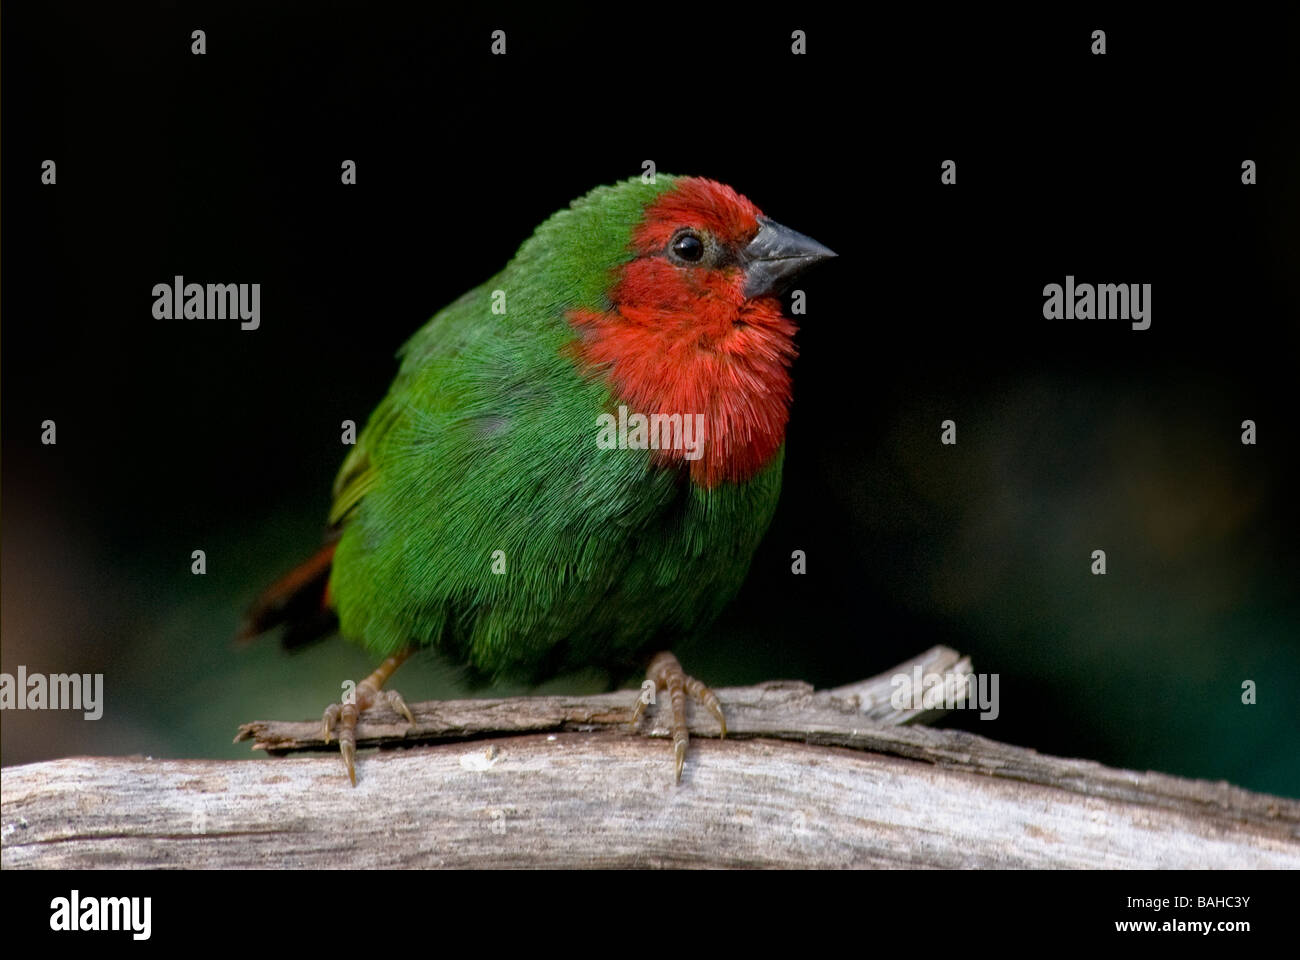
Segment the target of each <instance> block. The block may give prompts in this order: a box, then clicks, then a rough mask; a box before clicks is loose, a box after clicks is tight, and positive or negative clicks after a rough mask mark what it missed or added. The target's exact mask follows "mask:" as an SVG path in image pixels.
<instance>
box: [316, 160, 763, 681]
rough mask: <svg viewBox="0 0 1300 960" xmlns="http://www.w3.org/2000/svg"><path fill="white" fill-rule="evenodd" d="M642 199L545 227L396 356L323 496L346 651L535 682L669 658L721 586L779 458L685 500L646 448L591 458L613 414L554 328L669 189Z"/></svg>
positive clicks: (593, 293)
mask: <svg viewBox="0 0 1300 960" xmlns="http://www.w3.org/2000/svg"><path fill="white" fill-rule="evenodd" d="M657 181H658V182H657V183H655V184H644V183H642V182H641V181H640V179H639V178H637V179H633V180H629V181H626V182H624V183H621V184H618V185H616V186H613V187H602V188H600V189H597V190H595V191H593V192H592V193H590V194H588V195H587V196H586V197H584V198H582V199H581V200H578V201H576V202H575V203H574V204H573V205H572V207H571V208H570V209H568V210H564V211H561V212H560V213H557V214H555V215H554V216H552V217H551V218H550V219H549V220H547V221H546V223H544V224H543V225H542V226H541V227H539V228H538V229H537V231H536V233H535V234H534V235H533V236H532V237H531V238H530V239H529V240H528V241H526V242H525V243H524V244H523V246H522V247H521V248H520V249H519V252H518V253H517V254H516V256H515V258H514V259H513V260H512V261H511V262H510V264H509V265H508V266H507V267H506V268H505V269H504V270H503V271H501V272H500V273H499V274H497V275H496V276H494V277H493V278H492V279H490V280H489V281H488V282H487V283H485V284H483V285H482V286H480V287H478V288H477V289H475V290H472V291H470V292H469V293H467V294H465V295H464V296H463V297H461V298H460V299H459V300H457V301H456V302H455V303H453V304H451V305H450V306H448V307H447V308H445V309H444V310H442V311H440V312H439V313H438V314H437V315H436V316H434V317H433V319H431V320H430V321H429V322H428V323H427V324H425V326H424V327H423V328H422V329H421V330H420V331H419V332H418V333H416V334H415V336H414V337H412V338H411V340H410V341H409V342H408V343H407V344H406V345H405V346H404V347H403V348H402V350H401V352H400V353H399V357H400V358H401V369H400V372H399V373H398V375H397V377H396V379H395V380H394V382H393V385H392V387H391V388H390V390H389V393H388V395H387V396H386V397H385V398H384V400H383V401H382V402H381V403H380V405H379V406H378V408H377V409H376V410H375V411H374V413H373V414H372V415H371V417H370V420H369V422H368V424H367V426H366V428H365V430H364V431H363V432H362V435H361V437H360V438H359V441H358V444H357V446H356V447H355V448H354V450H353V452H352V453H351V455H350V456H349V457H348V458H347V461H346V462H345V463H344V465H343V469H342V470H341V471H340V474H339V477H338V481H337V482H336V487H335V510H334V517H333V519H334V520H335V521H336V522H341V523H342V525H343V529H342V536H341V539H340V541H339V543H338V547H337V551H336V553H335V555H334V562H333V572H332V574H331V580H330V590H331V594H332V596H333V600H334V603H335V605H336V607H337V610H338V614H339V619H340V624H341V628H342V632H343V634H344V635H345V636H346V637H348V638H350V639H352V640H355V641H357V642H359V643H361V644H363V645H364V646H365V647H366V648H367V649H368V650H370V651H371V652H372V653H374V654H376V655H388V654H391V653H394V652H396V651H398V650H400V649H402V648H404V647H406V646H408V645H409V644H411V643H416V644H418V645H421V646H426V645H432V646H433V647H435V648H437V649H438V650H440V651H442V652H443V653H445V654H446V655H447V656H448V657H449V658H450V659H451V660H453V661H455V662H457V663H463V664H466V665H468V667H469V668H470V669H471V670H472V671H474V672H475V673H477V674H480V675H482V676H484V677H487V678H492V679H496V678H503V677H508V678H515V679H521V680H531V681H536V680H539V679H541V678H543V677H545V676H548V675H552V674H554V673H557V672H562V671H566V670H570V669H576V668H580V667H588V666H607V667H610V668H615V669H617V668H621V667H625V666H627V665H629V664H630V663H631V662H632V660H633V658H634V657H635V656H636V655H637V654H639V653H642V652H645V651H648V650H650V649H652V648H667V647H670V646H672V645H675V644H676V643H677V642H678V641H680V640H681V639H682V638H683V637H688V636H690V635H691V634H694V633H696V632H698V631H699V630H701V629H703V628H704V627H707V626H708V625H709V624H710V623H711V622H712V621H713V620H714V619H715V617H716V616H717V614H718V613H719V612H720V611H721V608H722V607H723V605H724V604H726V602H727V601H728V600H730V599H731V598H732V597H733V596H734V594H735V593H736V591H737V590H738V589H739V587H740V584H741V582H742V581H743V579H744V577H745V574H746V571H747V569H748V566H749V561H750V557H751V555H752V553H753V551H754V549H755V548H756V547H757V545H758V542H759V540H760V539H761V537H762V535H763V533H764V531H765V530H766V528H767V526H768V523H769V521H770V520H771V516H772V513H773V510H774V509H775V506H776V502H777V497H778V494H779V491H780V482H781V481H780V478H781V455H780V454H779V453H778V455H777V456H776V457H775V458H774V459H773V461H772V462H771V463H770V464H768V465H767V467H765V468H764V469H763V470H762V472H760V473H759V474H758V475H757V476H756V477H755V478H754V479H752V480H751V481H749V482H747V483H744V484H726V483H724V484H721V485H719V486H717V487H715V488H714V489H712V490H707V491H706V490H704V489H702V488H700V487H698V486H696V485H694V484H692V483H691V482H690V481H689V480H688V479H687V477H686V475H685V473H684V472H683V471H679V470H666V469H661V468H658V467H655V466H652V464H651V459H650V458H651V451H648V450H636V449H628V450H606V449H599V448H598V447H597V444H596V437H597V416H598V415H599V414H601V413H602V412H605V411H608V410H611V409H612V408H613V407H614V406H615V405H616V403H617V400H616V398H613V397H611V396H610V393H609V389H608V387H607V385H606V384H605V383H604V382H603V381H601V380H597V379H591V378H584V377H583V376H582V375H581V374H580V373H579V371H578V369H577V368H576V367H575V365H574V362H573V359H572V358H571V356H569V355H568V354H567V353H566V351H565V347H566V345H568V344H570V343H571V341H573V339H574V337H575V334H574V332H573V330H572V328H571V327H570V325H569V323H568V321H567V320H566V317H565V314H566V312H567V311H569V310H572V309H574V308H580V307H585V308H589V309H607V308H608V307H609V303H608V300H607V299H606V291H607V289H608V288H609V286H610V284H611V283H612V282H613V278H614V275H615V273H616V271H617V269H618V268H619V267H620V266H621V265H622V264H623V263H625V262H626V261H627V260H628V259H629V258H630V256H631V255H630V253H629V252H628V242H629V239H630V236H631V231H632V230H633V228H634V227H635V226H636V225H637V223H638V222H639V221H640V219H641V215H642V211H643V209H644V207H645V206H646V204H648V203H650V202H652V201H653V200H654V198H655V197H656V196H658V195H659V194H660V193H661V192H662V191H663V190H664V189H666V188H667V187H669V186H670V185H671V183H672V181H673V178H672V177H668V176H664V175H660V176H659V177H658V178H657ZM498 290H499V291H503V292H504V294H505V307H506V309H505V312H504V314H501V313H494V312H493V310H492V307H493V292H494V291H498ZM497 551H501V553H499V554H498V553H497ZM502 562H504V571H505V572H504V573H495V572H494V567H495V568H496V569H500V568H501V563H502Z"/></svg>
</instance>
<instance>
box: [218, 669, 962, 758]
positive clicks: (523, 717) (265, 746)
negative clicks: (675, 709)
mask: <svg viewBox="0 0 1300 960" xmlns="http://www.w3.org/2000/svg"><path fill="white" fill-rule="evenodd" d="M914 668H920V670H921V673H922V675H924V674H935V675H937V676H941V677H946V678H948V683H947V685H946V687H952V688H954V689H955V688H956V687H957V686H958V685H960V684H961V682H962V679H963V678H968V677H969V676H970V674H971V665H970V659H969V658H967V657H963V656H961V655H960V654H959V653H957V652H956V651H955V650H952V649H950V648H948V647H932V648H930V649H929V650H927V651H925V653H922V654H921V655H919V656H917V657H914V658H913V659H911V660H908V661H907V662H906V663H901V664H899V665H898V666H897V667H895V668H894V669H892V670H889V671H887V672H886V673H882V674H880V675H879V676H877V677H873V678H871V679H870V680H863V681H861V682H859V683H854V684H850V685H848V686H845V687H840V688H837V689H835V690H825V691H821V692H814V691H813V688H812V687H811V686H810V685H808V684H806V683H802V682H800V681H794V680H777V681H771V682H768V683H763V684H759V685H757V686H753V687H733V688H723V689H720V690H717V691H716V693H717V695H718V698H719V700H720V701H721V702H722V705H723V707H724V708H725V711H726V715H727V731H728V734H729V735H730V736H733V737H754V736H761V737H775V738H778V739H786V740H790V739H793V740H807V739H808V738H809V737H810V736H811V737H812V738H813V742H817V743H836V744H840V745H843V746H866V745H867V743H868V740H861V742H859V740H860V739H861V738H869V736H870V731H869V730H867V729H863V730H861V731H859V730H858V729H857V728H859V727H863V728H868V727H871V726H874V725H885V726H893V725H896V724H904V723H924V722H926V721H928V720H930V719H933V718H935V717H937V716H941V715H942V714H943V713H944V711H943V710H914V709H911V708H910V707H908V708H906V709H895V708H894V706H893V705H892V704H891V703H890V697H891V694H893V693H894V691H895V689H896V687H895V685H894V683H893V678H894V677H895V676H897V675H899V674H904V675H907V676H911V675H912V672H913V670H914ZM945 689H946V688H945ZM636 696H637V694H636V693H634V692H630V691H626V690H624V691H620V692H618V693H605V694H594V695H590V696H576V697H563V696H561V697H512V698H509V699H495V700H494V699H481V700H429V701H425V702H421V703H412V704H409V707H410V709H411V713H412V715H413V716H414V717H415V723H414V725H412V724H408V723H407V722H406V720H405V719H403V718H402V717H401V716H399V715H398V714H397V713H395V712H394V711H393V710H392V709H391V708H389V707H388V706H387V705H386V704H385V705H382V706H376V707H374V708H372V709H370V710H368V711H366V713H364V714H363V715H362V719H361V722H360V723H359V724H358V725H357V746H358V747H375V746H410V745H411V744H413V743H419V742H426V741H432V740H449V739H468V738H470V737H475V736H482V735H485V734H496V735H501V734H507V733H556V732H559V731H565V730H569V731H574V730H576V731H583V732H585V731H590V730H598V729H602V728H604V729H613V730H619V731H624V728H626V727H627V726H628V719H629V718H630V716H631V711H632V708H633V706H635V704H636ZM687 720H688V722H689V725H690V729H691V734H692V736H707V737H716V736H718V734H719V732H720V731H719V729H718V724H717V722H716V721H715V720H714V719H713V718H712V717H711V716H709V714H708V712H707V711H704V710H698V709H696V707H695V704H694V703H691V702H689V701H688V703H687ZM810 724H811V725H812V726H810ZM628 732H630V731H628ZM641 732H642V733H644V734H648V735H650V736H656V737H666V736H668V735H669V733H668V728H667V726H665V725H664V723H663V715H661V714H658V713H656V711H654V710H653V709H651V710H648V711H647V715H646V718H645V719H643V720H642V723H641ZM241 740H252V741H253V748H254V749H262V750H268V751H270V752H272V753H285V752H289V751H294V750H311V749H330V750H337V749H338V748H337V746H336V745H327V744H326V743H325V741H324V740H323V739H322V737H321V722H320V721H319V720H306V721H280V720H256V721H254V722H252V723H246V724H244V725H243V726H241V727H240V728H239V733H238V734H236V736H235V742H236V743H238V742H239V741H241Z"/></svg>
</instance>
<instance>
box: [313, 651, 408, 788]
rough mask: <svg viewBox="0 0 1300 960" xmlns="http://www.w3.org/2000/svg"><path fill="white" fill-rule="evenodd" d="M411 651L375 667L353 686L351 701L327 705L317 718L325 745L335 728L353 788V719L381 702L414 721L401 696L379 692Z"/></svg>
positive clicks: (355, 743) (355, 746)
mask: <svg viewBox="0 0 1300 960" xmlns="http://www.w3.org/2000/svg"><path fill="white" fill-rule="evenodd" d="M412 649H413V648H410V647H408V648H407V649H406V650H403V651H402V652H401V653H399V654H395V655H394V656H391V657H389V658H388V659H387V660H385V661H384V662H383V663H381V664H380V665H379V666H377V667H375V672H374V673H372V674H371V675H370V676H368V677H366V679H364V680H362V681H361V682H360V683H358V684H357V690H356V697H355V699H354V700H353V701H351V702H344V703H331V704H330V705H329V706H328V707H326V708H325V715H324V717H322V718H321V731H322V736H324V738H325V742H326V743H329V742H330V734H331V733H333V731H334V724H336V723H337V724H338V725H339V729H338V735H339V752H340V753H342V754H343V763H344V765H345V766H346V767H347V768H348V779H349V780H351V781H352V786H354V787H355V786H356V785H357V771H356V766H355V763H354V761H355V758H356V755H357V719H358V718H359V717H360V716H361V712H362V711H363V710H369V709H370V708H371V707H372V706H374V705H375V704H376V703H379V702H380V701H381V700H382V701H383V702H385V703H387V704H388V705H389V706H390V707H392V708H393V709H394V710H396V711H397V712H398V713H400V714H401V715H402V716H404V717H406V721H407V723H415V717H413V716H411V709H410V707H408V706H407V705H406V701H405V700H403V699H402V695H401V694H400V693H398V692H397V691H396V690H383V689H382V688H383V686H384V684H385V683H387V682H388V678H389V677H391V676H392V675H393V672H394V671H395V670H396V669H397V668H398V667H400V666H401V665H402V664H403V663H404V662H405V661H406V658H407V657H409V656H410V655H411V650H412Z"/></svg>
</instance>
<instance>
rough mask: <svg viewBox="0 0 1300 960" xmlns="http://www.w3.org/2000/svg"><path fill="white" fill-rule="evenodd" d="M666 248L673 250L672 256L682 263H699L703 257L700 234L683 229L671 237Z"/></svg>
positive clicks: (702, 242)
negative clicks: (670, 241) (671, 239)
mask: <svg viewBox="0 0 1300 960" xmlns="http://www.w3.org/2000/svg"><path fill="white" fill-rule="evenodd" d="M668 249H670V250H671V251H672V252H673V256H674V257H676V258H677V259H678V260H681V261H683V262H684V263H699V262H700V261H701V260H703V259H704V241H703V240H701V239H700V235H699V234H697V233H692V232H691V231H689V230H685V231H683V232H681V233H679V234H677V236H675V237H673V241H672V243H670V244H669V245H668Z"/></svg>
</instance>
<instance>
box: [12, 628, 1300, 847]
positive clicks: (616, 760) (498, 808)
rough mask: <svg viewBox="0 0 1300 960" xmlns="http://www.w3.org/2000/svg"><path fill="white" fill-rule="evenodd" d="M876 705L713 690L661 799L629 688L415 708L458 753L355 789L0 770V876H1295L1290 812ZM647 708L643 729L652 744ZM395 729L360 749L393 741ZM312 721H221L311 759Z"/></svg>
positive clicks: (875, 688) (442, 751)
mask: <svg viewBox="0 0 1300 960" xmlns="http://www.w3.org/2000/svg"><path fill="white" fill-rule="evenodd" d="M923 658H929V660H928V661H927V662H928V663H930V664H938V663H945V664H947V665H948V666H949V667H951V668H956V667H959V666H960V667H961V668H962V670H966V671H968V670H969V664H968V663H967V662H966V661H964V660H962V659H961V658H959V657H958V656H957V655H956V654H955V653H953V652H952V651H950V650H945V649H943V648H936V649H935V650H932V651H928V652H927V654H925V655H923ZM905 666H907V665H905ZM935 672H940V671H938V670H936V671H935ZM957 672H958V673H960V672H961V670H958V671H957ZM891 692H892V686H891V685H889V684H888V683H887V682H886V683H885V684H883V685H882V683H881V678H876V679H875V680H873V681H865V682H864V683H863V684H854V685H852V686H851V687H848V688H840V689H839V690H833V691H825V692H821V693H815V692H813V691H812V690H811V689H810V688H808V687H807V685H805V684H792V683H771V684H762V685H759V686H758V687H749V688H742V689H739V690H728V691H719V695H720V698H721V699H722V701H723V703H724V705H725V707H726V710H727V714H728V726H729V727H731V726H732V725H733V724H734V726H735V729H736V733H737V737H736V738H735V739H734V740H733V738H732V737H730V736H729V737H728V739H727V740H726V741H725V742H720V741H718V740H716V739H713V738H711V737H710V736H709V734H710V727H711V726H712V721H711V719H710V718H708V716H707V714H704V713H703V711H701V712H700V713H699V715H696V716H694V717H693V718H692V719H691V724H692V730H693V732H694V733H696V734H697V736H696V738H695V739H694V740H693V741H692V747H691V753H690V755H689V757H688V759H687V764H686V770H685V773H684V776H683V780H682V784H681V785H680V786H674V785H673V782H672V761H671V751H670V749H669V748H668V745H667V744H666V743H664V742H663V741H662V740H654V739H647V738H645V737H644V736H641V735H637V734H634V733H632V732H630V731H629V730H628V729H627V724H626V719H627V716H628V712H629V709H630V706H631V704H630V700H631V698H633V697H635V692H632V691H624V692H623V693H620V694H611V695H603V696H599V697H571V698H569V697H544V698H530V697H525V698H518V699H512V700H488V701H459V702H456V703H442V704H420V705H418V706H419V708H420V709H418V710H415V711H414V712H415V713H416V719H417V724H416V728H417V730H418V734H417V730H412V731H411V734H412V735H413V736H418V737H419V738H420V739H423V738H425V737H455V738H459V739H457V740H456V741H455V742H443V743H437V744H433V745H423V746H419V747H414V748H410V749H384V750H380V751H378V752H367V753H362V754H361V755H360V756H359V757H358V760H359V763H358V786H357V787H356V788H355V789H354V788H352V787H350V786H349V785H348V783H347V780H346V777H344V775H343V773H342V766H341V763H340V761H339V759H338V757H337V755H334V754H324V753H319V752H316V753H312V752H308V753H305V754H303V755H300V756H293V757H287V758H284V759H279V760H274V761H255V762H250V761H207V760H151V759H140V758H72V759H66V760H56V761H51V762H46V763H37V764H31V765H28V766H22V767H14V768H7V769H6V770H5V772H4V777H3V784H2V787H0V794H2V796H0V800H2V803H0V823H2V827H0V865H2V866H3V867H4V868H5V869H11V868H18V867H124V868H147V867H159V866H167V867H266V866H297V867H350V868H356V867H394V866H410V867H416V866H420V867H429V866H438V867H492V866H508V867H629V866H643V867H651V866H734V867H868V866H893V867H900V866H901V867H1131V868H1149V867H1166V868H1168V867H1173V868H1180V867H1231V868H1243V867H1273V868H1291V869H1298V868H1300V802H1297V801H1295V800H1289V799H1283V798H1279V797H1269V796H1264V795H1260V794H1254V793H1250V792H1248V791H1246V790H1242V789H1239V788H1237V787H1232V786H1229V785H1228V784H1226V783H1209V782H1206V781H1196V780H1184V779H1180V778H1176V777H1170V776H1166V775H1163V774H1158V773H1136V772H1132V771H1125V770H1113V769H1108V768H1106V767H1103V766H1101V765H1099V764H1096V763H1091V762H1088V761H1081V760H1064V759H1058V758H1053V757H1047V756H1043V755H1040V754H1038V753H1035V752H1034V751H1032V750H1026V749H1024V748H1021V747H1013V746H1008V745H1006V744H999V743H995V742H993V741H990V740H987V739H985V738H983V737H980V736H977V735H974V734H970V733H965V732H962V731H953V730H935V729H928V728H925V727H919V726H914V725H900V722H904V721H908V720H913V721H914V720H918V719H925V716H924V715H919V714H905V713H896V712H894V711H893V708H892V707H890V706H889V705H888V702H887V694H888V693H891ZM868 696H870V697H871V705H870V707H869V709H868V710H867V711H866V712H865V713H864V712H863V707H864V706H865V705H867V704H868V700H867V697H868ZM414 706H415V705H413V709H414ZM664 706H665V705H664V704H663V703H662V702H661V703H660V704H659V705H658V706H657V707H651V708H650V710H649V716H648V717H647V719H646V721H645V723H644V726H645V727H646V728H647V730H646V731H643V732H651V731H652V732H655V733H657V734H660V735H664V734H666V732H667V731H666V730H665V729H663V728H662V724H661V722H660V720H659V718H658V713H659V711H660V710H662V709H663V707H664ZM882 720H888V723H884V722H882ZM891 724H892V725H891ZM405 726H406V725H405V724H404V723H397V722H396V720H395V718H394V723H392V724H386V723H379V724H367V725H365V737H366V742H371V743H380V744H386V745H387V744H395V743H409V742H411V740H412V736H407V737H403V736H402V733H403V732H404V730H405ZM317 727H318V725H317V724H316V723H314V722H313V723H303V724H279V723H259V724H249V725H247V726H246V727H245V728H243V730H244V737H245V738H246V739H252V740H253V741H255V745H260V746H265V747H267V748H270V749H274V750H308V751H310V750H312V749H313V748H317V747H320V746H321V745H320V741H319V739H317V738H318V737H319V730H318V728H317ZM390 728H394V729H390ZM713 733H715V734H716V726H714V727H713ZM470 737H479V738H480V739H476V740H473V741H471V742H466V739H465V738H470ZM484 737H485V738H486V739H483V738H484Z"/></svg>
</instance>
